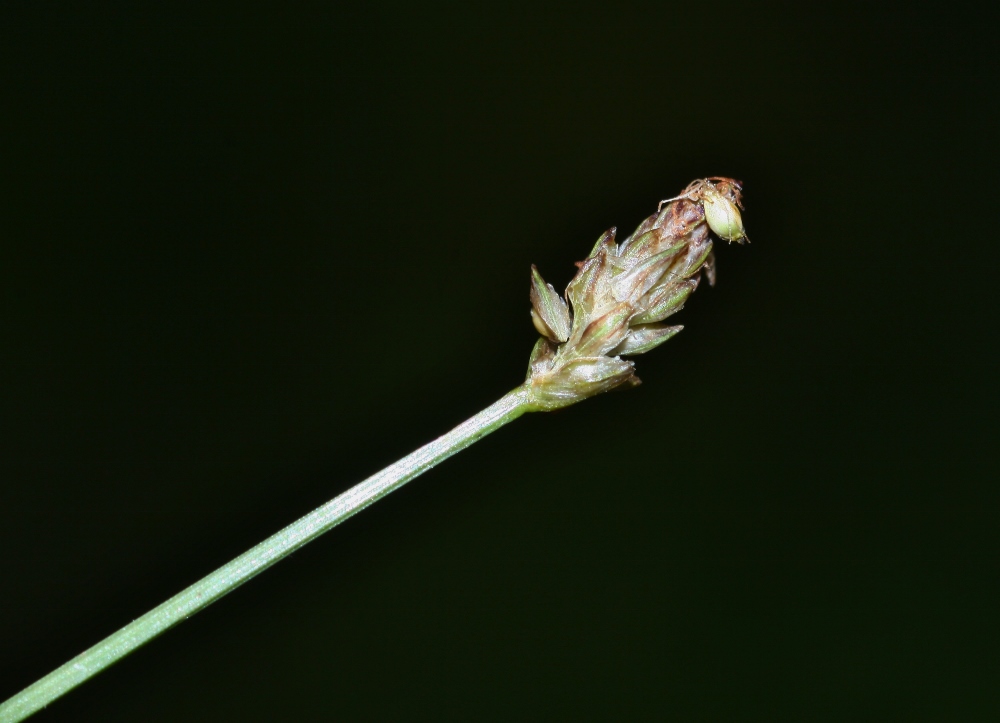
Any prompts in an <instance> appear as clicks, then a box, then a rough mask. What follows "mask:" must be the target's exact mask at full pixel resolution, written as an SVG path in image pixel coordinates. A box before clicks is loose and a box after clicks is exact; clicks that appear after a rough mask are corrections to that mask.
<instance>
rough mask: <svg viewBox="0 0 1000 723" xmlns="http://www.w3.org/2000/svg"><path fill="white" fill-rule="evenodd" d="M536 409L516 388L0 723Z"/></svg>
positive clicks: (180, 597)
mask: <svg viewBox="0 0 1000 723" xmlns="http://www.w3.org/2000/svg"><path fill="white" fill-rule="evenodd" d="M532 409H533V405H532V401H531V392H530V390H529V388H528V387H527V386H521V387H518V388H517V389H515V390H513V391H512V392H510V393H509V394H507V395H505V396H504V397H502V398H501V399H500V400H499V401H497V402H496V403H494V404H492V405H491V406H489V407H487V408H486V409H484V410H483V411H481V412H480V413H479V414H477V415H475V416H474V417H472V418H470V419H468V420H467V421H465V422H463V423H462V424H460V425H458V426H457V427H455V428H454V429H453V430H451V431H450V432H448V433H447V434H445V435H444V436H442V437H439V438H438V439H435V440H434V441H433V442H430V443H429V444H426V445H424V446H423V447H421V448H420V449H418V450H417V451H416V452H413V453H412V454H410V455H408V456H406V457H404V458H403V459H401V460H399V461H398V462H396V463H394V464H391V465H389V466H388V467H386V468H385V469H383V470H382V471H381V472H378V473H376V474H374V475H372V476H371V477H369V478H368V479H366V480H365V481H363V482H360V483H358V484H356V485H355V486H354V487H352V488H351V489H349V490H347V491H346V492H344V493H343V494H341V495H339V496H338V497H335V498H334V499H332V500H330V501H329V502H327V503H326V504H325V505H323V506H322V507H320V508H318V509H316V510H314V511H313V512H310V513H309V514H308V515H306V516H305V517H303V518H301V519H300V520H298V521H297V522H293V523H292V524H290V525H289V526H288V527H286V528H284V529H283V530H281V531H280V532H277V533H275V534H274V535H272V536H271V537H269V538H268V539H266V540H264V541H263V542H261V543H260V544H259V545H257V546H256V547H253V548H251V549H250V550H248V551H247V552H244V553H243V554H242V555H240V556H239V557H237V558H236V559H234V560H232V561H231V562H228V563H226V564H225V565H223V566H222V567H220V568H219V569H218V570H216V571H215V572H213V573H211V574H210V575H208V576H206V577H203V578H202V579H201V580H199V581H198V582H196V583H194V584H193V585H191V586H190V587H188V588H187V589H185V590H183V591H182V592H180V593H178V594H177V595H174V596H173V597H172V598H170V599H169V600H167V601H166V602H165V603H163V604H162V605H160V606H159V607H156V608H153V609H152V610H150V611H149V612H148V613H146V614H145V615H143V616H142V617H141V618H138V619H137V620H134V621H133V622H131V623H129V624H128V625H126V626H125V627H123V628H122V629H121V630H119V631H118V632H116V633H113V634H111V635H109V636H108V637H107V638H105V639H104V640H102V641H101V642H100V643H98V644H97V645H95V646H93V647H92V648H90V649H88V650H86V651H84V652H83V653H81V654H80V655H78V656H76V657H75V658H73V659H72V660H70V661H69V662H68V663H66V664H65V665H63V666H62V667H60V668H57V669H56V670H54V671H52V672H51V673H49V674H48V675H46V676H45V677H44V678H42V679H41V680H39V681H38V682H36V683H34V684H33V685H31V686H29V687H27V688H25V689H24V690H23V691H21V692H20V693H18V694H17V695H15V696H14V697H13V698H11V699H9V700H7V701H6V702H5V703H3V704H2V705H0V723H16V721H21V720H24V719H25V718H27V717H28V716H30V715H31V714H32V713H34V712H35V711H37V710H39V709H40V708H43V707H45V706H46V705H48V704H49V703H51V702H52V701H54V700H56V699H57V698H59V697H60V696H61V695H63V694H64V693H67V692H68V691H70V690H72V689H73V688H75V687H76V686H78V685H79V684H80V683H82V682H84V681H85V680H87V679H88V678H90V677H92V676H94V675H97V674H98V673H100V672H101V671H102V670H104V669H105V668H107V667H108V666H110V665H112V664H114V663H116V662H118V661H119V660H121V659H122V658H124V657H125V656H126V655H128V654H129V653H131V652H132V651H133V650H135V649H136V648H138V647H140V646H142V645H145V644H146V643H148V642H149V641H150V640H152V639H153V638H155V637H156V636H157V635H159V634H160V633H162V632H164V631H166V630H168V629H170V628H172V627H173V626H174V625H176V624H177V623H179V622H181V621H182V620H185V619H187V618H189V617H191V616H192V615H194V614H195V613H197V612H198V611H200V610H203V609H204V608H206V607H208V606H209V605H211V604H212V603H213V602H215V601H216V600H218V599H219V598H221V597H222V596H223V595H225V594H227V593H229V592H232V591H233V590H235V589H236V588H237V587H239V586H240V585H242V584H243V583H245V582H246V581H247V580H249V579H250V578H252V577H253V576H255V575H257V574H258V573H260V572H263V571H264V570H266V569H267V568H269V567H270V566H271V565H273V564H274V563H276V562H278V561H279V560H280V559H281V558H283V557H285V555H288V554H290V553H292V552H295V551H296V550H298V549H299V548H300V547H302V546H303V545H305V544H307V543H309V542H312V541H313V540H315V539H316V538H317V537H319V536H320V535H322V534H323V533H324V532H326V531H328V530H330V529H332V528H333V527H336V526H337V525H339V524H340V523H341V522H343V521H344V520H346V519H347V518H348V517H351V516H352V515H354V514H355V513H357V512H360V511H361V510H363V509H364V508H365V507H367V506H368V505H370V504H372V503H373V502H376V501H377V500H379V499H381V498H382V497H385V496H386V495H387V494H389V493H390V492H392V491H393V490H395V489H398V488H400V487H402V486H403V485H404V484H406V483H407V482H409V481H410V480H411V479H413V478H414V477H417V476H418V475H420V474H423V473H424V472H426V471H427V470H429V469H430V468H431V467H433V466H435V465H436V464H438V463H440V462H443V461H444V460H446V459H447V458H448V457H450V456H451V455H453V454H455V453H456V452H460V451H461V450H463V449H465V448H466V447H468V446H469V445H471V444H472V443H474V442H477V441H478V440H480V439H482V438H483V437H485V436H486V435H487V434H489V433H490V432H493V431H494V430H497V429H499V428H500V427H502V426H503V425H505V424H507V423H508V422H511V421H513V420H515V419H517V418H518V417H520V416H521V415H522V414H524V413H525V412H527V411H530V410H532Z"/></svg>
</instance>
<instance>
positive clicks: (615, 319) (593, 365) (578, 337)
mask: <svg viewBox="0 0 1000 723" xmlns="http://www.w3.org/2000/svg"><path fill="white" fill-rule="evenodd" d="M741 191H742V186H741V184H740V182H739V181H735V180H733V179H730V178H721V177H713V178H706V179H701V180H698V181H695V182H693V183H692V184H691V185H689V186H688V187H687V189H685V190H684V192H683V193H682V194H681V195H680V196H677V197H676V198H671V199H667V200H666V201H663V202H661V203H660V208H659V209H658V210H657V212H656V213H654V214H653V215H651V216H649V217H648V218H647V219H646V220H645V221H643V222H642V223H641V224H640V225H639V227H638V228H637V229H636V230H635V232H633V233H632V235H631V236H629V237H628V238H627V239H625V240H624V241H623V242H621V243H620V244H619V243H616V242H615V231H616V230H615V229H614V228H612V229H610V230H608V231H606V232H605V233H604V234H603V235H602V236H601V237H600V238H599V239H598V240H597V243H596V244H595V245H594V248H593V250H592V251H591V252H590V255H589V256H588V257H587V258H586V259H584V260H583V261H581V262H578V263H577V266H578V267H579V271H578V272H577V274H576V276H575V277H574V278H573V280H572V281H571V282H570V283H569V286H568V287H567V288H566V295H565V298H564V297H562V296H560V295H559V294H558V293H557V292H556V290H555V289H554V288H553V287H552V285H551V284H547V283H545V281H544V280H543V279H542V277H541V275H540V274H539V273H538V269H536V268H535V267H534V266H532V267H531V292H530V297H531V305H532V309H531V318H532V321H533V322H534V325H535V328H536V329H537V330H538V332H539V334H541V338H540V339H539V340H538V342H537V343H536V344H535V348H534V350H533V351H532V354H531V361H530V363H529V366H528V375H527V379H526V381H525V384H526V385H527V386H528V387H529V388H530V389H531V392H532V397H533V399H534V403H535V406H536V408H538V409H557V408H559V407H565V406H567V405H570V404H573V403H575V402H578V401H580V400H582V399H586V398H587V397H590V396H593V395H595V394H599V393H601V392H605V391H609V390H611V389H614V388H616V387H619V386H622V385H633V386H634V385H636V384H638V383H639V379H638V377H637V376H636V375H635V365H634V363H633V362H631V361H628V360H626V359H622V358H621V357H623V356H635V355H637V354H643V353H645V352H647V351H649V350H650V349H653V348H655V347H657V346H659V345H660V344H662V343H663V342H665V341H666V340H667V339H670V338H671V337H672V336H674V335H676V334H677V333H678V332H679V331H680V330H681V329H682V328H683V327H682V326H670V325H668V324H665V323H663V322H664V320H665V319H667V318H668V317H669V316H671V315H673V314H675V313H676V312H678V311H680V310H681V308H683V306H684V303H685V302H686V301H687V298H688V297H689V296H690V295H691V293H692V292H693V291H694V290H695V289H696V288H698V283H699V280H700V278H701V276H702V274H704V276H705V278H707V279H708V282H709V284H710V285H711V284H714V283H715V263H714V257H713V254H712V238H713V235H714V236H715V237H718V238H722V239H723V240H726V241H737V242H738V243H742V242H743V241H744V240H745V239H746V233H745V231H744V229H743V221H742V217H741V216H740V208H742V202H741ZM567 302H568V303H567Z"/></svg>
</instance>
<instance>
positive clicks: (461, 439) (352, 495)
mask: <svg viewBox="0 0 1000 723" xmlns="http://www.w3.org/2000/svg"><path fill="white" fill-rule="evenodd" d="M741 190H742V189H741V185H740V183H739V182H738V181H734V180H732V179H729V178H719V177H714V178H708V179H702V180H698V181H695V182H693V183H692V184H691V185H689V186H688V187H687V189H685V191H684V192H683V193H682V194H681V195H680V196H677V197H676V198H671V199H668V200H666V201H662V202H661V203H660V207H659V208H658V209H657V212H656V213H654V214H653V215H651V216H649V217H648V218H647V219H646V220H645V221H643V222H642V223H641V224H640V225H639V227H638V228H637V229H636V230H635V232H634V233H633V234H632V235H631V236H629V237H628V238H627V239H625V240H624V241H623V242H621V243H616V242H615V229H611V230H609V231H606V232H605V233H604V234H603V235H602V236H601V237H600V238H599V239H598V240H597V243H596V244H595V245H594V248H593V250H592V251H591V252H590V255H589V256H587V258H586V259H584V260H583V261H581V262H579V263H578V264H577V265H578V267H579V271H578V272H577V274H576V276H575V277H574V278H573V280H572V281H571V282H570V283H569V286H568V287H567V289H566V294H565V297H564V296H561V295H559V294H558V293H557V292H556V290H555V289H554V288H553V287H552V285H551V284H547V283H545V281H544V280H543V279H542V277H541V275H540V274H539V273H538V270H537V269H536V268H535V267H534V266H532V269H531V271H532V273H531V291H530V298H531V306H532V308H531V319H532V321H533V322H534V325H535V328H536V329H537V330H538V332H539V334H540V335H541V336H540V338H539V340H538V342H537V343H536V344H535V347H534V350H533V351H532V353H531V359H530V361H529V364H528V373H527V376H526V378H525V380H524V383H523V384H521V385H520V386H519V387H517V388H516V389H514V390H513V391H511V392H510V393H508V394H506V395H505V396H503V397H502V398H501V399H500V400H498V401H497V402H496V403H494V404H492V405H491V406H489V407H487V408H486V409H484V410H483V411H481V412H479V414H476V415H475V416H473V417H472V418H470V419H468V420H467V421H465V422H463V423H462V424H460V425H459V426H457V427H455V429H453V430H451V431H450V432H448V433H447V434H445V435H444V436H442V437H439V438H438V439H436V440H434V441H433V442H430V443H429V444H427V445H425V446H423V447H421V448H420V449H418V450H417V451H416V452H413V453H412V454H410V455H408V456H406V457H404V458H403V459H401V460H399V461H398V462H396V463H394V464H392V465H390V466H389V467H386V468H385V469H383V470H382V471H381V472H378V473H376V474H374V475H372V476H371V477H369V478H368V479H366V480H364V481H363V482H360V483H358V484H357V485H355V486H354V487H352V488H351V489H349V490H347V491H346V492H344V493H343V494H341V495H339V496H338V497H336V498H334V499H333V500H331V501H330V502H328V503H326V504H325V505H323V506H322V507H320V508H318V509H316V510H314V511H313V512H311V513H309V514H308V515H306V516H305V517H303V518H302V519H300V520H298V521H296V522H293V523H292V524H290V525H289V526H288V527H286V528H284V529H283V530H281V531H279V532H277V533H276V534H274V535H272V536H271V537H270V538H268V539H267V540H264V541H263V542H261V543H260V544H259V545H257V546H256V547H254V548H252V549H250V550H249V551H247V552H245V553H243V554H242V555H240V556H239V557H237V558H236V559H235V560H232V561H231V562H229V563H227V564H225V565H223V566H222V567H220V568H219V569H218V570H216V571H215V572H213V573H211V574H210V575H208V576H206V577H204V578H202V579H201V580H199V581H198V582H196V583H194V584H193V585H191V586H190V587H188V588H187V589H185V590H183V591H181V592H180V593H178V594H177V595H175V596H174V597H172V598H170V599H169V600H167V601H166V602H164V603H163V604H161V605H160V606H158V607H156V608H154V609H153V610H151V611H149V612H148V613H146V614H145V615H143V616H142V617H140V618H138V619H137V620H135V621H133V622H131V623H129V624H128V625H126V626H125V627H123V628H121V629H120V630H118V631H117V632H115V633H113V634H112V635H110V636H108V637H107V638H105V639H104V640H103V641H101V642H99V643H98V644H96V645H94V646H93V647H92V648H90V649H88V650H86V651H84V652H83V653H81V654H80V655H78V656H77V657H75V658H73V659H72V660H70V661H69V662H68V663H66V664H65V665H63V666H62V667H60V668H57V669H56V670H54V671H52V672H51V673H49V674H48V675H47V676H45V677H44V678H42V679H41V680H39V681H38V682H36V683H34V684H33V685H31V686H29V687H28V688H26V689H25V690H23V691H21V692H20V693H18V694H17V695H15V696H14V697H13V698H11V699H9V700H8V701H6V702H5V703H3V704H0V723H14V722H15V721H20V720H24V719H25V718H27V717H28V716H30V715H31V714H32V713H34V712H36V711H37V710H39V709H40V708H42V707H44V706H46V705H47V704H49V703H51V702H52V701H54V700H55V699H57V698H58V697H60V696H61V695H63V694H64V693H66V692H67V691H69V690H72V689H73V688H74V687H76V686H77V685H79V684H80V683H82V682H84V681H85V680H87V679H88V678H90V677H91V676H93V675H96V674H97V673H99V672H101V671H102V670H104V669H105V668H107V667H108V666H110V665H112V664H113V663H115V662H117V661H118V660H120V659H121V658H123V657H125V656H126V655H128V654H129V653H131V652H132V651H133V650H135V649H136V648H138V647H140V646H142V645H144V644H145V643H147V642H149V641H150V640H152V639H153V638H155V637H156V636H157V635H159V634H160V633H162V632H164V631H166V630H167V629H169V628H171V627H173V626H174V625H176V624H177V623H179V622H181V621H182V620H185V619H186V618H189V617H190V616H192V615H194V614H195V613H197V612H198V611H200V610H202V609H203V608H205V607H207V606H208V605H210V604H211V603H213V602H215V601H216V600H218V599H219V598H221V597H222V596H223V595H226V594H227V593H229V592H232V591H233V590H234V589H236V588H237V587H239V586H240V585H242V584H243V583H244V582H246V581H247V580H249V579H250V578H252V577H253V576H255V575H257V574H258V573H260V572H262V571H264V570H265V569H267V568H268V567H270V566H271V565H273V564H274V563H276V562H278V561H279V560H280V559H282V558H283V557H285V556H286V555H288V554H290V553H292V552H294V551H295V550H297V549H299V548H300V547H302V546H303V545H305V544H306V543H308V542H311V541H312V540H314V539H316V538H317V537H319V536H320V535H322V534H323V533H324V532H326V531H328V530H330V529H331V528H333V527H335V526H336V525H338V524H340V523H341V522H343V521H344V520H346V519H347V518H348V517H351V516H352V515H354V514H356V513H357V512H360V511H361V510H363V509H364V508H365V507H367V506H368V505H370V504H372V503H373V502H376V501H377V500H379V499H381V498H382V497H385V496H386V495H387V494H389V493H390V492H392V491H393V490H395V489H398V488H399V487H402V486H403V485H404V484H406V483H407V482H409V481H410V480H411V479H413V478H414V477H417V476H418V475H420V474H422V473H424V472H426V471H427V470H429V469H430V468H431V467H433V466H435V465H437V464H439V463H440V462H442V461H444V460H445V459H447V458H448V457H450V456H451V455H453V454H455V453H456V452H459V451H461V450H463V449H465V448H466V447H468V446H469V445H471V444H472V443H473V442H476V441H478V440H479V439H482V438H483V437H485V436H486V435H487V434H489V433H490V432H492V431H494V430H496V429H499V428H500V427H502V426H503V425H505V424H507V423H508V422H511V421H513V420H515V419H517V418H518V417H520V416H521V415H522V414H524V413H525V412H538V411H549V410H552V409H559V408H561V407H566V406H569V405H570V404H575V403H576V402H579V401H581V400H583V399H586V398H587V397H591V396H594V395H595V394H600V393H602V392H606V391H609V390H611V389H615V388H618V387H626V386H634V385H636V384H638V383H639V379H638V377H636V375H635V365H634V363H633V362H632V361H628V360H625V359H622V357H623V356H636V355H638V354H643V353H645V352H647V351H649V350H651V349H653V348H654V347H657V346H659V345H660V344H662V343H663V342H665V341H667V339H670V338H671V337H672V336H674V335H675V334H677V333H678V332H679V331H680V330H681V328H682V327H680V326H669V325H667V324H665V323H664V320H665V319H667V318H668V317H670V316H671V315H673V314H675V313H676V312H678V311H680V309H681V308H682V307H683V306H684V303H685V302H686V301H687V298H688V297H689V296H690V295H691V293H692V292H693V291H694V290H695V289H696V288H697V287H698V283H699V280H700V278H701V276H702V272H704V276H705V277H706V278H707V279H708V282H709V284H714V282H715V266H714V258H713V255H712V235H713V234H714V235H715V236H717V237H719V238H721V239H723V240H726V241H737V242H739V243H742V242H743V240H744V239H746V233H745V231H744V229H743V221H742V219H741V216H740V210H739V209H740V208H742V205H741V199H740V194H741ZM567 302H568V303H567Z"/></svg>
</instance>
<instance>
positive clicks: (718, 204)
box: [701, 186, 746, 243]
mask: <svg viewBox="0 0 1000 723" xmlns="http://www.w3.org/2000/svg"><path fill="white" fill-rule="evenodd" d="M709 188H711V190H709V189H708V188H706V189H705V190H703V191H702V194H701V195H702V201H703V202H704V204H705V220H706V221H708V227H709V228H710V229H712V231H713V232H714V233H715V235H716V236H718V237H719V238H721V239H722V240H724V241H737V242H739V243H743V239H744V238H746V231H744V230H743V219H742V218H741V217H740V209H739V208H737V207H736V204H735V203H733V202H732V201H730V200H729V199H728V198H726V197H725V196H724V195H722V194H721V193H719V192H718V191H716V190H715V188H712V187H711V186H710V187H709Z"/></svg>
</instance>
